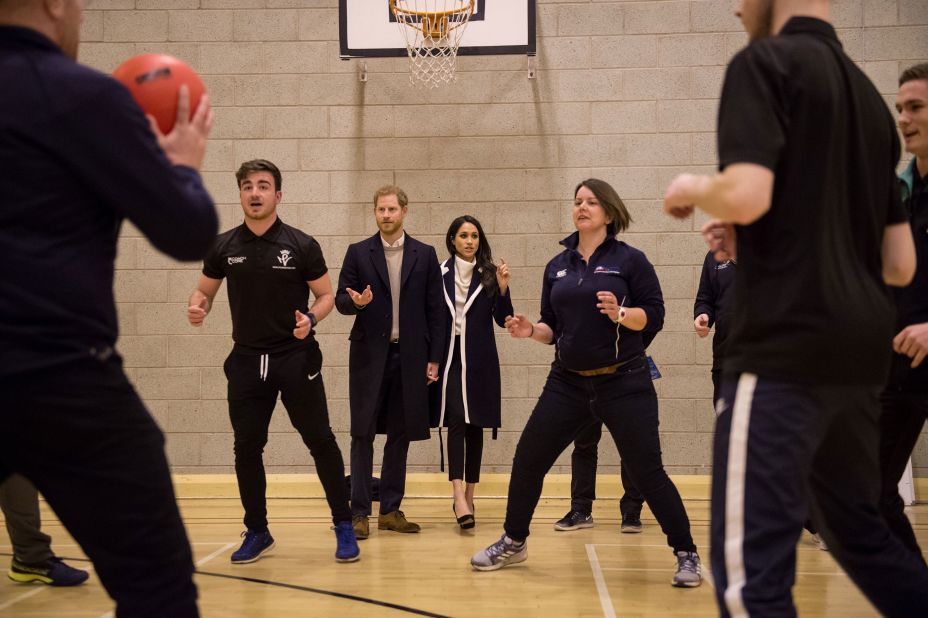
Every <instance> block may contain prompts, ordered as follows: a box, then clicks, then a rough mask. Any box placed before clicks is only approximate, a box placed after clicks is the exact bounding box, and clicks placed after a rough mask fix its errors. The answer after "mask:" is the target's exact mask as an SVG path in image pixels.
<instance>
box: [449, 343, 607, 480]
mask: <svg viewBox="0 0 928 618" xmlns="http://www.w3.org/2000/svg"><path fill="white" fill-rule="evenodd" d="M460 339H461V338H460V337H455V338H454V353H453V354H452V356H451V364H450V365H449V366H448V386H447V388H446V389H445V425H447V427H448V480H449V481H454V480H462V481H466V482H468V483H479V482H480V464H481V462H482V461H483V428H482V427H477V426H476V425H471V424H470V423H468V422H466V420H465V417H464V392H463V390H462V389H461V341H460ZM593 474H596V472H595V471H594V472H593Z"/></svg>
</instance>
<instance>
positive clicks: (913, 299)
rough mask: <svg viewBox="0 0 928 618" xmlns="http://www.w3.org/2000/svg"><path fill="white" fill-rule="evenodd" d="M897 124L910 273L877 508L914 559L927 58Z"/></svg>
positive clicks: (925, 248)
mask: <svg viewBox="0 0 928 618" xmlns="http://www.w3.org/2000/svg"><path fill="white" fill-rule="evenodd" d="M896 111H897V112H898V116H897V120H898V124H899V130H900V131H901V132H902V139H903V140H904V142H905V149H906V151H908V152H910V153H911V154H912V155H913V157H912V161H911V162H910V163H909V165H908V167H906V169H905V171H904V172H903V173H902V175H901V176H900V178H899V182H900V187H899V188H900V189H901V191H902V196H903V202H904V204H905V206H906V211H907V212H908V215H909V225H910V227H911V229H912V238H913V239H914V240H915V251H916V255H917V260H916V262H917V267H916V270H915V278H914V279H913V280H912V283H910V284H909V285H908V286H907V287H905V288H897V289H896V290H895V295H896V307H897V312H898V313H897V319H896V327H897V334H896V337H895V338H894V339H893V349H894V350H895V351H896V355H895V356H894V358H893V367H892V371H891V372H890V378H889V384H887V386H886V390H885V391H884V392H883V395H882V397H881V400H882V403H883V416H881V417H880V465H881V468H882V470H883V494H882V496H881V498H880V508H881V510H882V511H883V515H884V516H885V517H886V519H887V521H889V527H890V528H891V529H892V531H893V533H894V534H895V535H896V536H897V537H898V538H899V540H901V541H902V542H903V543H904V544H905V545H906V547H908V548H909V549H911V550H912V551H913V552H914V553H915V555H916V556H918V558H919V559H921V558H922V552H921V548H920V547H919V546H918V542H917V541H916V540H915V534H914V533H913V532H912V524H911V523H909V520H908V518H907V517H906V516H905V513H904V512H903V508H904V506H905V505H904V504H903V501H902V498H901V497H900V496H899V479H900V478H902V474H903V472H905V467H906V464H907V463H908V461H909V457H910V456H911V455H912V450H913V449H914V448H915V443H916V442H917V441H918V436H919V435H920V433H921V430H922V427H923V426H924V424H925V419H926V418H928V361H926V360H925V355H926V354H928V63H923V64H917V65H915V66H912V67H909V68H908V69H906V70H905V71H903V73H902V75H901V76H900V77H899V93H898V94H897V95H896Z"/></svg>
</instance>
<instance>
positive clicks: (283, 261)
mask: <svg viewBox="0 0 928 618" xmlns="http://www.w3.org/2000/svg"><path fill="white" fill-rule="evenodd" d="M292 259H293V256H292V255H290V249H281V250H280V255H278V256H277V261H278V262H280V266H274V268H276V269H278V270H296V266H287V263H289V262H290V260H292Z"/></svg>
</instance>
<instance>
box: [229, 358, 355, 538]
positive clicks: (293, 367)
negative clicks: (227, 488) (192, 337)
mask: <svg viewBox="0 0 928 618" xmlns="http://www.w3.org/2000/svg"><path fill="white" fill-rule="evenodd" d="M223 368H224V369H225V372H226V377H227V378H228V380H229V418H230V419H231V421H232V431H233V432H234V434H235V475H236V477H238V491H239V495H240V496H241V499H242V506H243V507H244V508H245V526H246V527H247V528H248V529H249V530H258V531H262V530H266V529H267V497H266V494H267V479H266V477H265V475H264V459H263V453H264V446H265V445H266V444H267V430H268V426H269V425H270V423H271V415H272V414H273V412H274V406H275V405H276V404H277V394H278V393H280V399H281V401H282V402H283V404H284V408H286V410H287V414H288V415H289V416H290V422H291V423H292V424H293V427H294V428H295V429H296V430H297V431H298V432H299V433H300V437H301V438H302V439H303V443H304V444H305V445H306V446H307V447H309V452H310V454H311V455H312V458H313V461H314V462H315V464H316V473H317V474H318V475H319V480H320V481H321V482H322V488H323V489H324V490H325V497H326V500H327V501H328V503H329V509H330V510H331V512H332V521H333V522H339V521H349V520H350V519H351V511H350V510H349V508H348V489H347V488H346V487H345V463H344V461H343V460H342V452H341V450H339V448H338V443H337V442H336V441H335V435H334V434H333V433H332V428H331V427H330V426H329V412H328V407H327V406H326V400H325V386H324V385H323V382H322V354H321V353H320V352H319V345H318V344H317V343H316V342H315V341H310V342H307V344H306V345H305V346H301V347H299V348H297V349H295V350H292V351H288V352H282V353H280V354H270V355H267V354H265V355H261V356H253V355H249V354H241V353H237V352H232V354H230V355H229V357H228V358H227V359H226V362H225V365H224V367H223Z"/></svg>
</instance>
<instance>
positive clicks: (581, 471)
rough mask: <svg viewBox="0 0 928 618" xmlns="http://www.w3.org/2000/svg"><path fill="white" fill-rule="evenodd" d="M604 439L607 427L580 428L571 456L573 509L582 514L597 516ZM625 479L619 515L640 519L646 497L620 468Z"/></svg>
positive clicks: (593, 423)
mask: <svg viewBox="0 0 928 618" xmlns="http://www.w3.org/2000/svg"><path fill="white" fill-rule="evenodd" d="M602 435H603V423H602V421H601V420H599V419H591V420H590V422H589V423H587V424H586V425H584V426H583V427H581V428H580V431H578V432H577V436H576V437H575V438H574V450H573V453H571V455H570V508H571V510H573V511H580V512H581V513H592V512H593V501H594V500H596V467H597V463H598V461H599V440H600V438H602ZM619 472H620V476H621V479H622V489H623V490H624V493H623V494H622V498H621V500H619V511H620V512H621V513H622V517H623V518H624V517H625V516H626V515H635V516H638V515H640V514H641V507H642V506H644V496H642V495H641V492H640V491H638V488H637V487H635V483H634V482H632V480H631V478H629V476H628V471H627V470H626V469H625V466H621V467H620V468H619Z"/></svg>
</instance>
